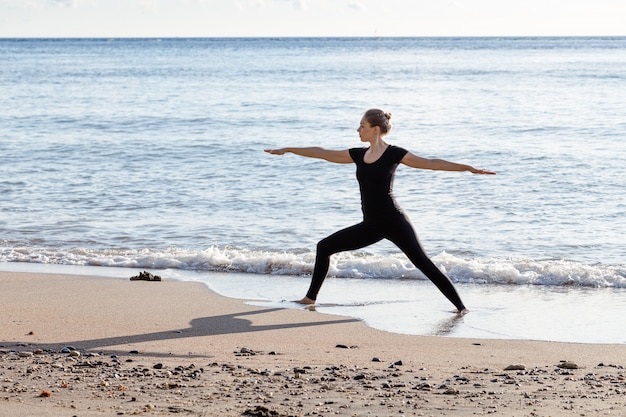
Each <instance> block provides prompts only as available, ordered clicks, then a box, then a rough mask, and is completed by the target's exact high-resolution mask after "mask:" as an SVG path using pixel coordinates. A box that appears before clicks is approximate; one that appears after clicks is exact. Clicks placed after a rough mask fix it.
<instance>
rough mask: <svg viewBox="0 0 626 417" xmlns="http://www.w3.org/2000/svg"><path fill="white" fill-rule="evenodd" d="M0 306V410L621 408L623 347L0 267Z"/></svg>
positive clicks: (187, 287)
mask: <svg viewBox="0 0 626 417" xmlns="http://www.w3.org/2000/svg"><path fill="white" fill-rule="evenodd" d="M129 278H130V277H129ZM0 303H1V305H2V313H3V314H2V315H3V318H2V328H1V331H0V381H1V382H2V385H1V386H2V393H1V395H0V416H12V417H13V416H69V417H71V416H79V417H82V416H113V415H139V414H148V415H189V416H277V417H278V416H280V417H283V416H335V415H338V416H470V415H488V414H489V415H491V414H493V415H498V416H604V415H610V416H626V407H625V406H626V370H625V369H624V367H625V366H626V346H624V345H602V344H575V343H553V342H535V341H511V340H479V339H455V338H445V337H421V336H408V335H400V334H393V333H386V332H382V331H378V330H374V329H371V328H368V327H367V326H365V325H364V324H363V323H361V322H359V321H356V320H353V319H349V318H345V317H334V316H330V315H325V314H320V313H318V312H315V311H309V310H305V309H302V310H294V309H268V308H260V307H254V306H250V305H247V304H244V302H242V301H241V300H235V299H229V298H224V297H221V296H218V295H216V294H215V293H213V292H211V291H210V290H209V289H208V288H207V287H206V286H204V284H201V283H190V282H178V281H168V280H167V279H166V280H164V281H161V282H146V281H130V280H127V279H114V278H97V277H83V276H70V275H53V274H42V273H37V274H31V273H15V272H10V273H9V272H2V273H0ZM470 314H471V313H470ZM549 319H550V318H549V317H546V320H549ZM451 320H453V318H451Z"/></svg>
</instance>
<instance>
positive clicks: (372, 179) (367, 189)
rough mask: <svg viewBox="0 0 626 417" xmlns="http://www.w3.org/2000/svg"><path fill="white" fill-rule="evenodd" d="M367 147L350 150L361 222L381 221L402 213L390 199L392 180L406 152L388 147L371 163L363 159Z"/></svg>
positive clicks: (395, 147) (392, 199)
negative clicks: (357, 188) (358, 194)
mask: <svg viewBox="0 0 626 417" xmlns="http://www.w3.org/2000/svg"><path fill="white" fill-rule="evenodd" d="M366 151H367V148H352V149H349V152H350V156H351V157H352V160H353V161H354V162H355V164H356V178H357V180H358V181H359V189H360V190H361V209H362V210H363V218H364V220H366V221H368V220H379V219H380V220H382V219H383V218H384V217H386V216H389V215H391V214H397V213H401V212H402V210H401V209H400V206H398V204H397V203H396V200H395V198H394V196H393V179H394V177H395V173H396V168H398V165H399V164H400V161H401V160H402V158H404V156H405V155H406V154H407V153H408V151H407V150H406V149H403V148H400V147H398V146H394V145H389V146H388V147H387V149H385V151H384V152H383V154H382V155H381V156H380V158H378V160H376V161H375V162H372V163H371V164H368V163H367V162H365V161H364V160H363V158H364V157H365V152H366Z"/></svg>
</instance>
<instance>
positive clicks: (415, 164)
mask: <svg viewBox="0 0 626 417" xmlns="http://www.w3.org/2000/svg"><path fill="white" fill-rule="evenodd" d="M400 162H401V163H403V164H404V165H406V166H409V167H411V168H418V169H432V170H436V171H469V172H471V173H472V174H488V175H494V174H495V172H493V171H486V170H484V169H476V168H474V167H472V166H470V165H464V164H457V163H456V162H450V161H446V160H444V159H428V158H422V157H421V156H417V155H415V154H413V153H411V152H408V153H407V154H406V155H404V158H402V160H401V161H400Z"/></svg>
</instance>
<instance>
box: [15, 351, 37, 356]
mask: <svg viewBox="0 0 626 417" xmlns="http://www.w3.org/2000/svg"><path fill="white" fill-rule="evenodd" d="M17 356H19V357H20V358H30V357H31V356H33V352H26V351H23V352H19V353H18V354H17Z"/></svg>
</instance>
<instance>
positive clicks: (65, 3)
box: [48, 0, 78, 8]
mask: <svg viewBox="0 0 626 417" xmlns="http://www.w3.org/2000/svg"><path fill="white" fill-rule="evenodd" d="M48 3H50V4H51V5H52V6H61V7H68V8H72V7H76V6H77V5H78V0H49V1H48Z"/></svg>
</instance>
